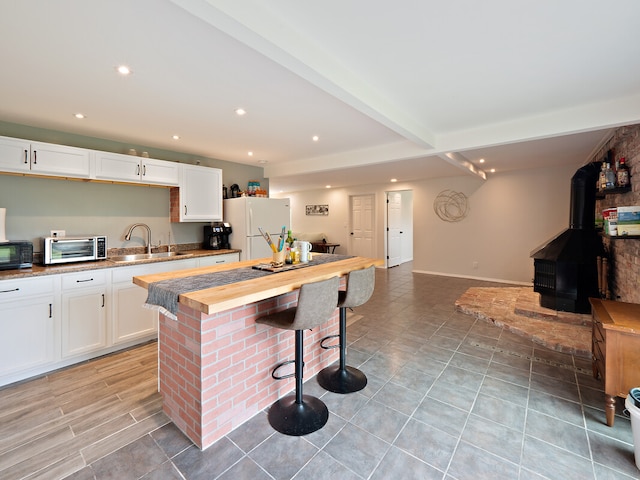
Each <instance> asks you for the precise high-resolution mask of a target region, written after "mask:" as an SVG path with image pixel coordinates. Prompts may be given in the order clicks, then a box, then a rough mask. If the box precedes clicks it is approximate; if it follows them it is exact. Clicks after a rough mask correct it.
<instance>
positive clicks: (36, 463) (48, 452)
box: [0, 414, 135, 479]
mask: <svg viewBox="0 0 640 480" xmlns="http://www.w3.org/2000/svg"><path fill="white" fill-rule="evenodd" d="M132 425H135V424H134V423H133V418H132V417H131V415H128V414H127V415H123V416H122V417H119V418H116V419H113V420H112V421H110V422H107V423H106V424H102V425H100V427H99V428H96V429H92V430H89V431H87V432H85V433H84V434H83V435H78V436H75V437H72V438H71V439H69V440H67V441H65V442H61V443H56V444H52V445H49V446H48V448H42V449H39V450H31V454H32V455H31V456H30V457H29V458H26V459H25V460H23V461H21V462H19V463H17V464H15V465H12V466H11V467H9V468H7V469H5V470H0V478H3V479H4V475H7V476H9V477H11V476H14V475H17V476H18V477H17V478H23V477H25V476H27V475H29V474H31V473H33V472H37V471H39V470H41V469H43V468H45V467H48V466H49V465H52V464H54V463H56V462H58V461H60V459H62V458H66V457H68V456H69V455H73V454H74V453H77V452H80V450H81V449H82V448H83V447H85V446H86V445H91V444H93V443H96V442H99V441H101V440H103V438H104V437H105V436H107V437H108V436H110V435H114V434H116V433H117V432H120V431H125V430H126V429H127V428H128V427H131V426H132Z"/></svg>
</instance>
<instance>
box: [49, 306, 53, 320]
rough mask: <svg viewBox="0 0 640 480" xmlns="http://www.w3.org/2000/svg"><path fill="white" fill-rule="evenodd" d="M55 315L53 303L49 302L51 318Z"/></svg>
mask: <svg viewBox="0 0 640 480" xmlns="http://www.w3.org/2000/svg"><path fill="white" fill-rule="evenodd" d="M51 317H53V304H52V303H50V304H49V318H51Z"/></svg>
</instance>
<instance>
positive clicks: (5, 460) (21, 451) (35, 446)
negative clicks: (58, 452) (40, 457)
mask: <svg viewBox="0 0 640 480" xmlns="http://www.w3.org/2000/svg"><path fill="white" fill-rule="evenodd" d="M73 438H74V436H73V432H72V431H71V429H70V428H69V427H68V426H66V425H65V426H63V427H60V428H59V429H57V430H54V431H52V432H50V433H48V434H47V435H44V436H42V437H39V438H37V439H35V440H33V441H31V442H28V443H25V444H22V445H20V446H18V447H16V448H13V449H11V450H8V451H7V452H5V453H3V454H2V455H0V472H1V471H3V470H8V469H9V468H10V467H13V466H14V465H17V464H19V463H21V462H24V461H26V460H29V459H30V458H32V457H33V454H34V452H41V451H45V450H48V449H50V448H51V447H53V446H56V445H59V444H61V443H66V442H69V441H71V440H73Z"/></svg>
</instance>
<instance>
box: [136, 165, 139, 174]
mask: <svg viewBox="0 0 640 480" xmlns="http://www.w3.org/2000/svg"><path fill="white" fill-rule="evenodd" d="M136 175H140V165H138V166H137V167H136Z"/></svg>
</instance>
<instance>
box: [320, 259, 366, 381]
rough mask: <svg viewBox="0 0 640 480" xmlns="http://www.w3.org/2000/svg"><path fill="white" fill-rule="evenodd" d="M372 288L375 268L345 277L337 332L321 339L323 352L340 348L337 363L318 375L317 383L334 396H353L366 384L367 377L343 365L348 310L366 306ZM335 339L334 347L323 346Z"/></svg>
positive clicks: (339, 298)
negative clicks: (336, 342)
mask: <svg viewBox="0 0 640 480" xmlns="http://www.w3.org/2000/svg"><path fill="white" fill-rule="evenodd" d="M374 286H375V267H374V266H371V267H369V268H365V269H363V270H354V271H353V272H350V273H349V276H348V277H347V289H346V291H345V290H341V291H340V292H339V297H338V307H340V333H339V334H338V335H330V336H328V337H324V338H323V339H322V340H321V341H320V346H321V347H322V348H325V349H329V348H340V364H339V365H330V366H328V367H326V368H323V369H322V370H320V372H318V376H317V379H318V383H319V384H320V386H321V387H322V388H324V389H325V390H329V391H330V392H334V393H352V392H357V391H359V390H362V389H363V388H364V387H365V386H366V385H367V377H366V376H365V374H364V373H362V372H361V371H360V370H358V369H357V368H355V367H350V366H348V365H346V361H347V308H353V307H357V306H360V305H362V304H364V303H366V302H367V301H368V300H369V299H370V298H371V295H372V294H373V288H374ZM336 337H338V338H339V339H340V343H339V344H337V345H325V343H326V341H328V340H330V339H332V338H336Z"/></svg>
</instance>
